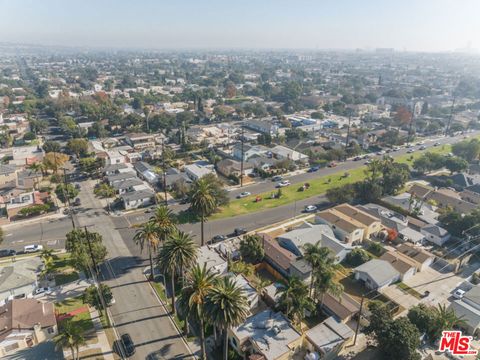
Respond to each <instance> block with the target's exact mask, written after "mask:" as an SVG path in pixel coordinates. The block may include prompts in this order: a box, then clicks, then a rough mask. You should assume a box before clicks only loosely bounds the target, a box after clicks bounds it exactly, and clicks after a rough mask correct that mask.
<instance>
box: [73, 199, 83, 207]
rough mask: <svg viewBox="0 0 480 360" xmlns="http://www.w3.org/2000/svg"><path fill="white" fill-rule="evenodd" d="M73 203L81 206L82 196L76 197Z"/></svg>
mask: <svg viewBox="0 0 480 360" xmlns="http://www.w3.org/2000/svg"><path fill="white" fill-rule="evenodd" d="M73 205H74V206H80V205H82V201H81V200H80V198H76V199H75V201H74V202H73Z"/></svg>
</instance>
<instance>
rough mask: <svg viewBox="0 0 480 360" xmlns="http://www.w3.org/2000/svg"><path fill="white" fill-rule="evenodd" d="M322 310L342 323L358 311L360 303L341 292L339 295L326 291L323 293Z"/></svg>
mask: <svg viewBox="0 0 480 360" xmlns="http://www.w3.org/2000/svg"><path fill="white" fill-rule="evenodd" d="M322 309H323V311H325V312H326V313H327V314H329V315H331V316H333V317H335V319H337V320H339V321H341V322H343V323H344V324H345V323H347V322H348V321H350V319H352V318H353V317H354V316H355V315H356V314H358V312H359V311H360V304H359V303H358V302H357V301H355V300H354V299H353V298H351V297H350V296H349V295H347V294H346V293H345V292H343V293H342V294H341V295H340V296H339V297H335V296H333V295H330V294H329V293H326V294H324V295H323V308H322Z"/></svg>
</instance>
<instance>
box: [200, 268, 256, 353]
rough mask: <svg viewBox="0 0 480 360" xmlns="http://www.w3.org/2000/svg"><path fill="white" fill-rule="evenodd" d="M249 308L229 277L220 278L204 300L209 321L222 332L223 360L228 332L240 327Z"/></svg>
mask: <svg viewBox="0 0 480 360" xmlns="http://www.w3.org/2000/svg"><path fill="white" fill-rule="evenodd" d="M248 312H249V307H248V301H247V297H246V295H245V293H244V291H243V289H242V288H241V287H239V286H237V284H236V283H235V281H234V280H233V279H231V278H229V277H223V278H220V280H219V281H218V282H217V283H216V284H215V286H214V287H213V288H212V289H211V290H210V291H209V293H208V295H207V297H206V300H205V313H206V315H207V317H208V319H209V321H210V322H211V323H212V324H213V325H214V326H217V327H218V328H220V329H223V332H224V335H223V336H224V339H223V340H224V343H223V359H224V360H228V330H229V329H230V328H231V327H232V326H238V325H240V324H241V323H242V322H243V321H244V320H245V319H246V318H247V316H248Z"/></svg>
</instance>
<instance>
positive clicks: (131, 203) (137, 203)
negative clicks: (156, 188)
mask: <svg viewBox="0 0 480 360" xmlns="http://www.w3.org/2000/svg"><path fill="white" fill-rule="evenodd" d="M120 199H121V201H122V203H123V207H124V209H125V210H131V209H137V208H139V207H143V206H148V205H151V204H153V203H154V201H155V193H154V192H153V191H152V190H139V191H131V192H126V193H125V194H122V195H120Z"/></svg>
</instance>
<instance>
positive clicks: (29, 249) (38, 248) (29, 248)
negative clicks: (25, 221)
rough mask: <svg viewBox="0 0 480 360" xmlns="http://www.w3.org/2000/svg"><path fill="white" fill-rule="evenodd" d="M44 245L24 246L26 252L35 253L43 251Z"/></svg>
mask: <svg viewBox="0 0 480 360" xmlns="http://www.w3.org/2000/svg"><path fill="white" fill-rule="evenodd" d="M42 250H43V246H42V245H27V246H25V247H24V248H23V252H25V253H34V252H37V251H42Z"/></svg>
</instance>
